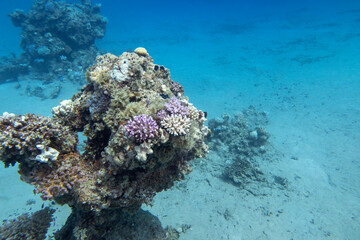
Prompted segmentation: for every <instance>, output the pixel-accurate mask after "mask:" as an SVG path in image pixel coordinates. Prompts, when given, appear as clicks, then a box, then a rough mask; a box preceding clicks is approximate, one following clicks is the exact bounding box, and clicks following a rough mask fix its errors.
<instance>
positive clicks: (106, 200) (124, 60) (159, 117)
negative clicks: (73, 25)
mask: <svg viewBox="0 0 360 240" xmlns="http://www.w3.org/2000/svg"><path fill="white" fill-rule="evenodd" d="M86 78H87V81H88V84H87V85H85V86H84V87H83V88H82V90H81V91H80V92H79V93H77V94H75V95H74V96H73V97H72V99H71V100H66V101H63V102H61V104H60V106H58V107H55V108H53V118H52V119H51V118H45V117H41V116H37V115H33V114H26V115H22V116H21V115H14V114H9V113H4V115H3V116H2V117H0V130H1V132H0V143H1V145H0V159H1V161H3V162H4V164H5V167H8V166H10V165H14V164H15V163H16V162H17V163H19V168H20V171H19V173H20V175H21V178H22V180H24V181H26V182H28V183H30V184H33V185H35V187H36V189H35V192H36V193H40V194H41V195H42V198H43V199H50V200H54V201H55V202H57V203H60V204H69V205H70V206H71V207H72V209H73V214H75V215H76V216H73V217H76V218H79V219H82V218H89V215H91V218H96V216H97V215H98V214H97V213H99V214H100V212H103V211H105V210H106V211H111V209H127V211H130V210H131V209H135V210H137V209H139V207H140V206H141V204H142V203H146V204H151V201H152V198H153V197H154V196H155V194H156V193H157V192H160V191H162V190H165V189H168V188H170V187H171V186H173V184H174V181H176V180H181V179H182V178H183V177H184V175H185V174H188V173H189V172H190V171H191V168H190V166H189V165H188V162H189V161H190V160H192V159H194V158H200V157H204V156H205V155H206V153H207V146H206V144H205V142H204V141H205V137H206V136H207V134H208V133H209V129H208V128H207V127H206V126H205V125H204V122H205V121H206V119H205V114H204V112H202V111H201V110H197V109H196V108H195V107H194V106H193V105H192V104H191V103H189V102H188V100H187V98H186V97H185V96H184V92H183V89H182V87H181V86H180V84H179V83H175V82H174V81H172V80H171V78H170V72H169V70H168V69H166V68H165V67H163V66H159V65H156V64H154V63H153V59H152V58H151V56H150V55H148V54H143V52H142V53H136V52H125V53H123V54H122V55H121V56H119V57H117V56H115V55H112V54H105V55H102V56H98V57H97V62H96V64H95V65H93V66H92V67H90V68H89V69H88V71H87V74H86ZM78 132H82V133H83V134H84V135H85V136H86V137H87V140H86V145H85V148H84V152H82V153H80V152H79V151H78V149H77V134H78ZM39 156H40V157H39ZM100 215H101V214H100ZM94 221H95V220H94ZM88 222H89V221H88V220H87V221H84V222H83V221H78V222H77V224H78V225H76V226H73V228H72V230H71V231H72V234H73V235H75V231H85V232H86V233H87V236H92V237H93V238H89V239H96V237H98V236H100V235H101V234H103V233H101V231H105V228H104V226H105V225H106V221H105V222H104V221H100V222H101V224H100V225H101V226H98V228H96V229H98V232H93V231H92V232H89V231H87V230H86V229H87V225H86V224H87V223H88ZM69 239H70V238H69Z"/></svg>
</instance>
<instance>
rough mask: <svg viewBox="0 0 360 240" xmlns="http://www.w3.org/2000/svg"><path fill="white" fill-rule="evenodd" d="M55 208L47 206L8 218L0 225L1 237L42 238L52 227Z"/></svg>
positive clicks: (40, 239) (27, 239)
mask: <svg viewBox="0 0 360 240" xmlns="http://www.w3.org/2000/svg"><path fill="white" fill-rule="evenodd" d="M54 212H55V210H54V209H51V208H49V207H46V208H44V209H42V210H39V211H37V212H34V213H32V214H31V215H30V214H28V213H24V214H22V215H20V216H19V217H17V218H16V219H13V220H6V221H4V222H3V225H2V226H1V227H0V239H6V240H19V239H26V240H42V239H45V237H46V232H47V230H48V228H49V227H50V224H51V222H52V221H53V220H54V219H53V214H54Z"/></svg>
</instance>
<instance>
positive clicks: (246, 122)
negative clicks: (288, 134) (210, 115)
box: [209, 106, 270, 187]
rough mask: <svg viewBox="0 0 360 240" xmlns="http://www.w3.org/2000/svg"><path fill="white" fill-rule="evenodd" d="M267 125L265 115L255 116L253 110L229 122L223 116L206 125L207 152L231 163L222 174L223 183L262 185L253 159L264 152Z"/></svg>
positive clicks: (226, 117)
mask: <svg viewBox="0 0 360 240" xmlns="http://www.w3.org/2000/svg"><path fill="white" fill-rule="evenodd" d="M267 122H268V120H267V116H266V114H265V113H264V112H257V111H256V110H255V108H254V107H253V106H250V107H249V108H248V109H246V110H245V111H243V112H242V113H236V114H234V116H233V117H232V118H231V117H230V115H229V114H223V115H222V119H220V118H216V119H211V120H210V121H209V127H210V129H211V136H210V137H209V147H210V149H213V150H216V151H217V153H219V154H220V155H221V156H222V157H224V158H227V159H230V160H231V163H230V164H228V165H227V166H226V167H225V169H224V171H223V174H222V176H223V177H224V178H225V179H226V180H230V181H231V182H232V183H234V184H236V185H238V186H241V187H246V185H247V184H249V183H252V182H265V181H266V179H265V177H264V174H263V172H262V171H261V170H260V169H259V167H258V162H257V158H258V157H263V156H264V153H266V150H267V146H268V139H269V137H270V135H269V133H267V132H266V131H265V129H264V128H263V125H265V124H266V123H267Z"/></svg>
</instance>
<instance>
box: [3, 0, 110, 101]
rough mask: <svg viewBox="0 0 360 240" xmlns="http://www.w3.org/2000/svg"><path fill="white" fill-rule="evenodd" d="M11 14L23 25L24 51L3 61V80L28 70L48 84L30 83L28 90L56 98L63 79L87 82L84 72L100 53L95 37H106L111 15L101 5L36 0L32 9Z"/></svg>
mask: <svg viewBox="0 0 360 240" xmlns="http://www.w3.org/2000/svg"><path fill="white" fill-rule="evenodd" d="M9 17H10V19H11V21H12V23H13V24H14V26H15V27H20V28H21V43H20V46H21V48H22V49H23V51H24V52H23V53H22V54H21V56H20V57H19V58H16V57H14V56H12V57H7V58H3V59H2V60H3V61H0V83H1V82H2V81H6V80H9V79H10V80H13V79H17V78H21V76H22V75H24V74H26V76H27V79H42V83H43V84H45V83H46V84H47V87H45V86H44V87H42V86H37V87H33V86H31V85H29V86H28V87H27V88H26V93H27V94H29V95H35V96H38V97H41V98H50V97H52V98H54V97H56V96H57V94H58V93H59V91H60V89H61V85H59V84H58V82H61V81H62V79H68V80H71V81H73V82H78V83H84V82H85V78H84V73H85V71H86V69H87V68H88V67H89V66H90V65H91V64H93V63H94V61H95V58H96V55H97V54H98V50H97V48H96V47H95V40H96V39H100V38H102V37H104V35H105V30H106V25H107V19H106V18H105V17H103V16H101V15H100V5H94V6H92V5H91V2H90V1H82V4H71V3H66V2H65V1H55V0H35V1H34V4H33V6H32V7H31V9H30V11H29V12H27V13H26V12H24V11H23V10H20V9H17V10H15V11H13V12H12V13H10V14H9ZM51 83H53V84H51Z"/></svg>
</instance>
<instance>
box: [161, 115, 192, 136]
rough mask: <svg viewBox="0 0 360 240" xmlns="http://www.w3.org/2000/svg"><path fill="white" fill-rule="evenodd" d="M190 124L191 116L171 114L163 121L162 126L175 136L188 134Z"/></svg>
mask: <svg viewBox="0 0 360 240" xmlns="http://www.w3.org/2000/svg"><path fill="white" fill-rule="evenodd" d="M190 125H191V123H190V118H188V117H186V116H183V115H180V114H171V115H169V116H167V117H165V118H164V119H163V120H162V121H161V126H162V127H163V128H165V129H166V130H167V131H168V132H169V133H170V134H171V135H174V136H180V135H185V134H187V133H188V132H189V129H190Z"/></svg>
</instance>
